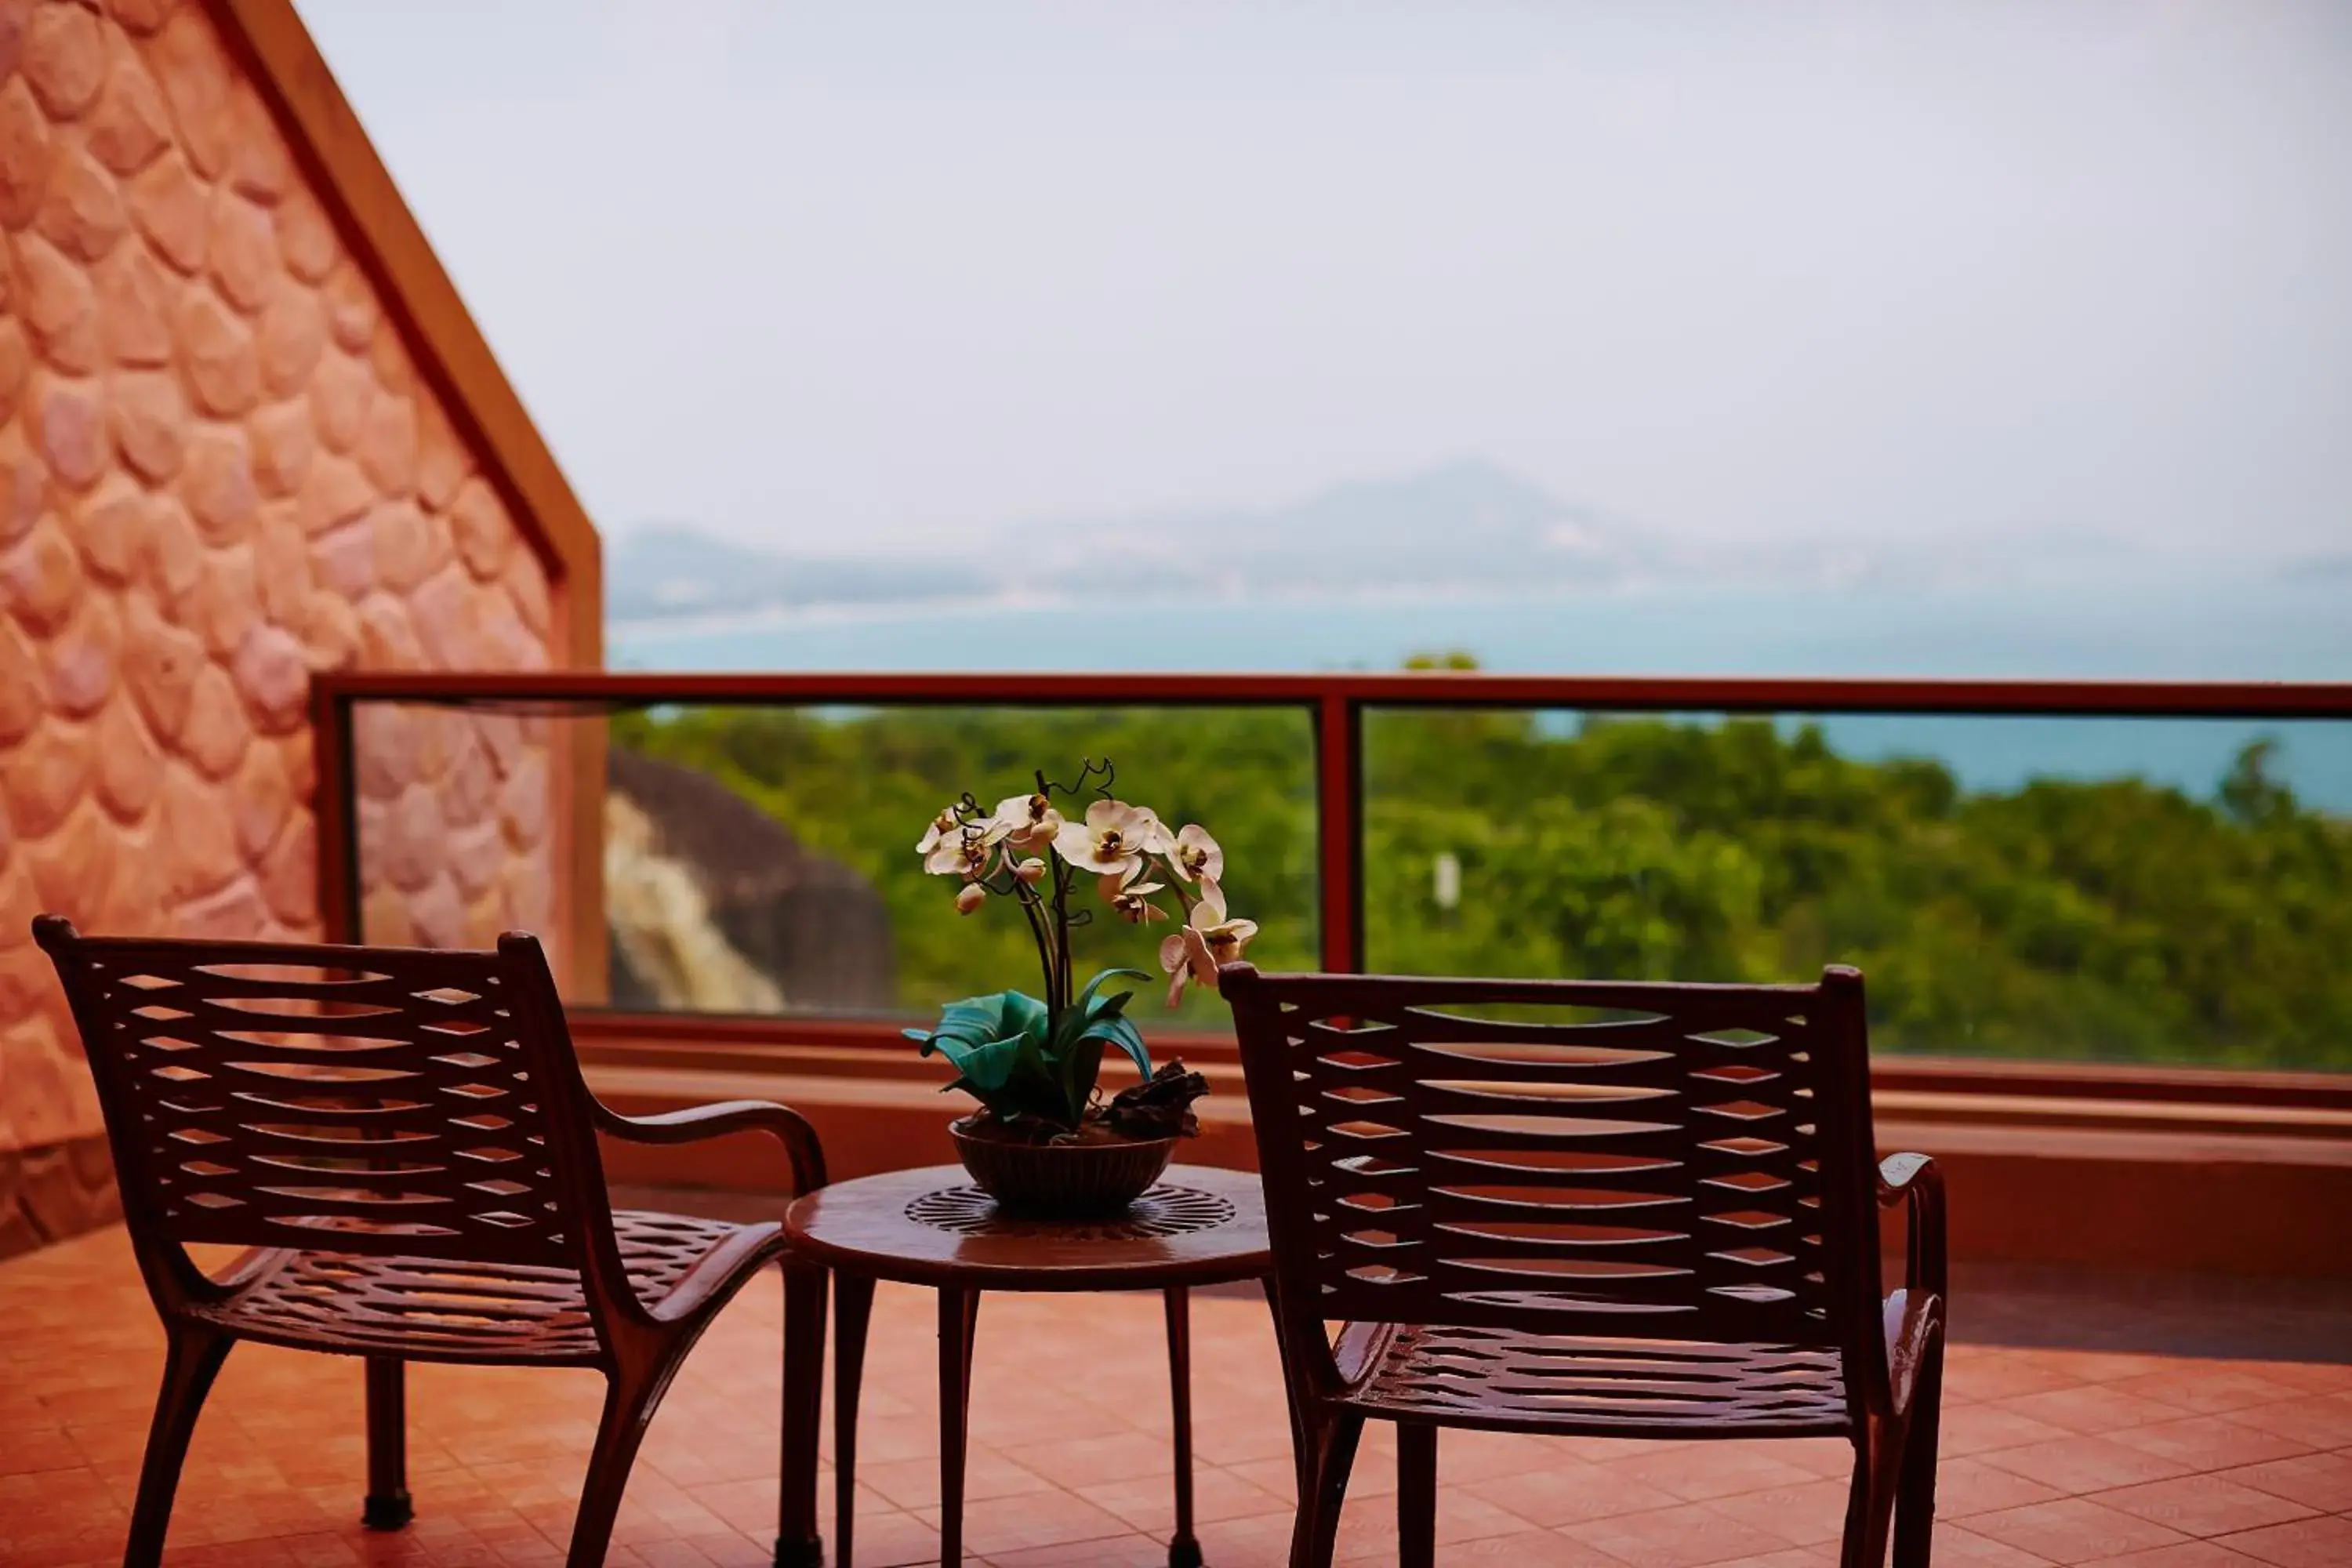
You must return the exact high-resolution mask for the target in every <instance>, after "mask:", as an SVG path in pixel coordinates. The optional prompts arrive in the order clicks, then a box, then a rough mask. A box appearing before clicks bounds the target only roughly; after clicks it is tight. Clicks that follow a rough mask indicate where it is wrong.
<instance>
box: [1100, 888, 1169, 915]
mask: <svg viewBox="0 0 2352 1568" xmlns="http://www.w3.org/2000/svg"><path fill="white" fill-rule="evenodd" d="M1166 889H1167V884H1166V883H1164V882H1130V881H1129V880H1127V879H1125V878H1123V877H1117V876H1111V877H1105V878H1104V879H1102V893H1103V897H1104V898H1106V899H1108V900H1110V907H1111V908H1112V909H1113V910H1117V911H1118V918H1119V919H1121V920H1123V921H1127V923H1128V924H1129V925H1149V924H1150V923H1151V922H1152V921H1164V920H1166V919H1167V918H1168V911H1167V910H1163V909H1161V908H1160V906H1159V905H1158V904H1155V903H1153V902H1152V901H1151V895H1152V894H1154V893H1158V892H1164V891H1165V890H1166Z"/></svg>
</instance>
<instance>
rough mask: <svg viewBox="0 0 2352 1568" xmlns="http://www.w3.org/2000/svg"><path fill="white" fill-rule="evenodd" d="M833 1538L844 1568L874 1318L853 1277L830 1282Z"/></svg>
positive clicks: (870, 1295) (864, 1285) (869, 1299)
mask: <svg viewBox="0 0 2352 1568" xmlns="http://www.w3.org/2000/svg"><path fill="white" fill-rule="evenodd" d="M833 1299H834V1306H835V1327H834V1331H833V1388H834V1400H833V1532H834V1534H835V1537H836V1538H837V1539H836V1541H835V1550H836V1552H838V1553H839V1555H837V1556H836V1557H835V1559H834V1561H835V1562H836V1563H839V1564H840V1565H841V1568H849V1564H851V1563H854V1562H856V1557H854V1556H853V1555H851V1547H852V1542H853V1526H854V1524H855V1521H856V1518H857V1395H858V1391H859V1390H860V1389H862V1388H864V1387H865V1385H866V1323H867V1322H868V1321H871V1319H872V1318H873V1315H874V1281H873V1280H871V1279H863V1278H860V1277H859V1276H856V1275H854V1274H838V1273H837V1274H835V1276H834V1277H833Z"/></svg>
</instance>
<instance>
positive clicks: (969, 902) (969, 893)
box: [955, 882, 988, 915]
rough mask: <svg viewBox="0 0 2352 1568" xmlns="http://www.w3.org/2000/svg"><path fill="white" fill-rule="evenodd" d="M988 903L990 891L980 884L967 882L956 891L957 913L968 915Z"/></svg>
mask: <svg viewBox="0 0 2352 1568" xmlns="http://www.w3.org/2000/svg"><path fill="white" fill-rule="evenodd" d="M986 902H988V889H986V888H983V887H982V886H981V885H980V884H979V883H978V882H966V883H965V884H964V885H963V886H962V887H961V888H958V889H956V897H955V906H956V913H958V914H960V915H968V914H970V913H971V912H972V911H973V910H976V909H978V908H980V906H981V905H982V904H984V903H986Z"/></svg>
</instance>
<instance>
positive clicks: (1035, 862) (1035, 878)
mask: <svg viewBox="0 0 2352 1568" xmlns="http://www.w3.org/2000/svg"><path fill="white" fill-rule="evenodd" d="M1013 875H1014V876H1016V877H1018V878H1020V879H1022V880H1023V881H1024V882H1026V883H1028V884H1029V885H1030V886H1031V887H1033V888H1034V887H1035V886H1036V885H1037V884H1038V883H1040V882H1042V881H1044V880H1045V862H1044V861H1043V860H1039V859H1036V858H1034V857H1033V858H1030V859H1027V860H1024V861H1022V862H1021V863H1020V864H1019V865H1017V866H1015V867H1013Z"/></svg>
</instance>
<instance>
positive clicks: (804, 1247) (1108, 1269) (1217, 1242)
mask: <svg viewBox="0 0 2352 1568" xmlns="http://www.w3.org/2000/svg"><path fill="white" fill-rule="evenodd" d="M784 1232H785V1234H786V1236H788V1237H790V1238H791V1240H792V1245H793V1251H795V1252H797V1253H799V1254H801V1255H802V1256H803V1257H806V1258H813V1259H814V1260H815V1261H817V1262H820V1263H823V1264H824V1265H826V1266H827V1267H829V1268H843V1269H846V1270H848V1271H849V1272H851V1273H854V1274H859V1275H864V1276H866V1278H869V1279H896V1280H900V1281H903V1282H906V1283H908V1284H916V1285H959V1286H968V1287H971V1288H975V1289H992V1290H1133V1289H1157V1288H1160V1287H1164V1286H1170V1285H1219V1284H1227V1283H1232V1282H1234V1281H1236V1280H1244V1279H1262V1278H1264V1277H1265V1275H1266V1274H1268V1273H1270V1272H1272V1270H1273V1267H1274V1263H1273V1259H1272V1258H1271V1257H1270V1256H1269V1255H1268V1253H1267V1251H1266V1239H1265V1203H1264V1200H1263V1199H1262V1198H1261V1197H1260V1195H1259V1190H1258V1180H1257V1176H1256V1174H1255V1173H1254V1172H1249V1171H1222V1170H1217V1169H1214V1168H1213V1167H1210V1166H1206V1165H1171V1166H1170V1167H1169V1169H1168V1171H1167V1173H1165V1174H1164V1175H1162V1176H1161V1177H1160V1181H1159V1184H1157V1185H1155V1186H1154V1187H1153V1188H1152V1189H1151V1190H1150V1192H1148V1193H1146V1194H1143V1196H1141V1197H1139V1198H1138V1199H1137V1200H1136V1201H1135V1203H1134V1205H1132V1206H1131V1207H1129V1209H1128V1211H1127V1212H1126V1213H1125V1214H1122V1215H1115V1216H1113V1217H1111V1218H1108V1219H1098V1220H1036V1219H1016V1218H1013V1216H1011V1215H1003V1214H1000V1213H998V1212H997V1208H996V1201H995V1200H994V1199H993V1198H991V1197H990V1196H989V1195H988V1194H985V1193H983V1192H982V1191H981V1190H980V1189H979V1188H978V1187H976V1186H974V1185H973V1184H972V1182H971V1176H970V1175H969V1174H967V1173H965V1171H964V1169H963V1167H962V1166H961V1165H931V1166H928V1167H926V1168H924V1169H922V1170H918V1171H888V1172H885V1173H882V1174H880V1175H877V1176H860V1177H857V1178H856V1179H855V1180H852V1181H846V1182H835V1183H834V1184H832V1185H831V1186H827V1187H820V1188H818V1189H817V1190H816V1191H815V1192H813V1193H810V1194H806V1195H805V1196H803V1197H802V1198H800V1199H798V1200H796V1201H795V1202H794V1203H793V1206H792V1212H791V1213H789V1214H788V1215H785V1216H784Z"/></svg>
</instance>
